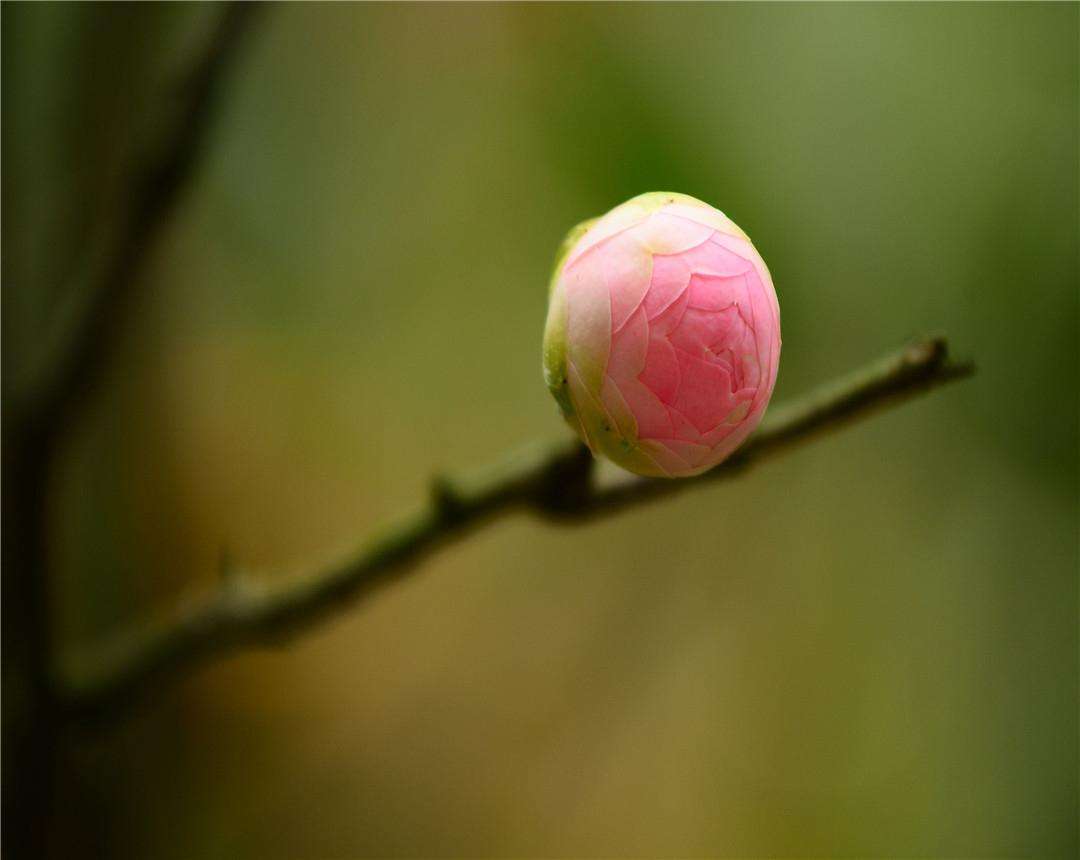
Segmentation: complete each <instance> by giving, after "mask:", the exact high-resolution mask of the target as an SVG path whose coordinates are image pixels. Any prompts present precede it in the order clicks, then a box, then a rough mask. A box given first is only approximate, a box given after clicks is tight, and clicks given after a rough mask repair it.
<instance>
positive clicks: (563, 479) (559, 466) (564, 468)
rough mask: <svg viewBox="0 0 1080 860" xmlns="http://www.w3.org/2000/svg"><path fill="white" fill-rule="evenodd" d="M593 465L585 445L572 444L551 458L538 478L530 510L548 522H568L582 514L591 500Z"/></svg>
mask: <svg viewBox="0 0 1080 860" xmlns="http://www.w3.org/2000/svg"><path fill="white" fill-rule="evenodd" d="M594 462H595V461H594V460H593V455H592V452H591V451H590V450H589V449H588V448H587V447H586V446H585V445H575V446H574V447H573V448H572V449H571V450H570V451H568V452H567V453H565V454H563V455H562V456H559V457H555V458H553V459H552V460H551V461H550V462H549V463H548V464H547V465H546V466H545V467H544V469H543V471H542V472H541V474H540V476H539V480H538V482H537V487H536V492H535V494H534V496H533V500H532V503H533V507H534V508H535V509H536V510H537V511H538V512H539V513H540V514H541V515H542V516H544V517H546V518H548V519H552V520H566V519H570V518H572V517H573V516H574V515H575V514H578V513H580V512H582V511H584V510H585V509H586V508H587V507H588V506H589V502H590V499H591V497H592V473H593V465H594Z"/></svg>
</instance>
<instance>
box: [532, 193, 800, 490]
mask: <svg viewBox="0 0 1080 860" xmlns="http://www.w3.org/2000/svg"><path fill="white" fill-rule="evenodd" d="M779 362H780V308H779V305H778V304H777V301H776V291H775V290H774V289H773V284H772V278H771V277H770V275H769V270H768V269H767V268H766V267H765V263H764V261H762V259H761V256H760V255H759V254H758V252H757V251H756V250H755V249H754V246H753V245H752V244H751V243H750V239H749V238H748V237H747V236H746V234H745V233H743V231H742V230H740V229H739V228H738V227H737V226H736V225H735V224H734V223H733V222H732V221H731V219H729V218H728V217H727V216H726V215H724V214H723V213H722V212H720V211H718V210H716V209H713V208H712V207H711V206H709V205H708V204H706V203H702V202H701V201H700V200H695V199H694V198H693V197H688V196H686V195H685V194H668V193H660V192H655V193H651V194H642V195H641V196H640V197H635V198H634V199H633V200H629V201H627V202H626V203H623V204H622V205H621V206H617V207H615V208H614V209H612V210H611V211H610V212H608V213H607V215H604V216H603V217H602V218H599V219H596V220H594V221H588V222H585V223H584V224H581V225H579V226H578V227H575V228H574V229H573V230H571V231H570V234H569V235H568V236H567V237H566V240H565V241H564V242H563V246H562V248H561V249H560V252H559V255H558V259H557V261H556V265H555V273H554V275H553V277H552V282H551V294H550V305H549V308H548V318H547V327H546V329H545V331H544V378H545V380H546V381H547V385H548V388H549V389H550V390H551V393H552V394H553V395H554V396H555V399H556V401H558V403H559V406H560V408H561V409H562V412H563V415H564V416H565V417H566V420H567V421H568V422H569V423H570V425H571V426H572V427H573V428H574V429H575V430H576V431H577V432H578V434H579V435H580V436H581V438H582V439H583V440H584V441H585V442H586V444H587V445H588V446H589V448H590V449H592V451H593V453H594V454H604V455H605V456H607V457H608V458H610V459H611V460H612V461H614V462H615V463H617V464H618V465H619V466H622V467H623V468H624V469H629V470H630V471H631V472H636V473H638V474H640V475H652V476H663V477H671V478H674V477H685V476H689V475H696V474H699V473H701V472H704V471H706V470H707V469H710V468H712V467H713V466H715V465H716V464H717V463H719V462H720V461H722V460H723V459H725V458H726V457H727V456H728V455H729V454H731V452H732V451H734V450H735V449H736V448H737V447H739V445H740V444H742V442H743V441H744V440H745V439H746V437H747V436H749V435H750V433H751V432H752V431H753V430H754V428H755V427H757V425H758V422H759V421H760V420H761V416H762V413H764V411H765V407H766V406H767V405H768V403H769V398H770V397H771V396H772V391H773V385H774V384H775V383H776V371H777V368H778V366H779Z"/></svg>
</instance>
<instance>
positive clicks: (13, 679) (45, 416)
mask: <svg viewBox="0 0 1080 860" xmlns="http://www.w3.org/2000/svg"><path fill="white" fill-rule="evenodd" d="M256 8H257V7H256V6H255V4H250V5H249V4H243V3H239V4H235V5H231V6H229V7H226V9H225V10H224V12H223V13H222V16H221V19H220V21H219V23H218V26H217V28H216V29H215V31H214V32H213V34H212V36H211V38H210V40H209V42H208V44H207V47H206V49H205V50H204V52H203V53H202V54H201V56H200V57H199V58H198V59H197V60H196V62H195V63H194V64H193V66H192V70H191V73H190V76H189V78H188V79H187V80H185V81H183V82H181V86H180V89H179V90H178V93H177V96H178V100H177V110H176V114H175V116H174V117H172V123H171V125H170V127H169V130H168V133H167V134H165V135H163V136H162V138H161V139H160V142H159V145H158V146H157V147H156V148H154V149H153V150H152V151H150V152H148V153H146V154H145V157H144V158H143V159H142V160H141V161H139V162H138V163H137V164H135V165H134V166H133V169H132V171H131V174H130V179H129V186H128V188H127V189H126V193H125V196H124V199H125V201H126V204H125V206H124V211H123V212H121V213H120V218H121V219H122V228H121V229H120V230H119V231H118V236H119V238H118V240H117V241H116V242H115V244H113V245H111V246H110V247H109V248H107V249H106V251H105V253H103V254H102V255H101V256H100V257H97V258H95V259H94V261H93V264H92V266H91V267H90V268H89V269H88V270H86V271H84V272H81V273H80V277H79V280H78V283H77V284H76V285H75V288H76V289H77V290H78V291H79V293H80V298H82V302H81V305H80V312H79V313H77V314H75V315H74V317H73V318H72V319H71V320H70V321H68V324H67V325H63V326H62V328H63V329H64V330H63V331H62V332H61V333H60V335H59V336H58V337H56V338H54V339H53V342H55V343H57V344H58V348H57V349H56V350H54V351H52V352H50V353H49V354H48V355H46V356H45V358H44V360H43V361H42V362H41V363H40V367H39V369H38V370H37V372H36V373H33V374H32V375H31V378H30V379H29V381H28V384H27V385H26V386H25V387H23V388H16V389H14V390H13V391H12V392H10V400H9V402H7V403H6V404H5V415H4V427H3V431H4V432H3V508H4V526H5V530H4V538H3V676H4V696H3V700H4V720H3V732H4V748H5V755H4V763H3V819H4V824H5V832H4V853H5V856H8V857H42V856H45V855H46V854H47V853H48V851H49V835H50V831H51V829H52V828H51V819H52V805H53V800H54V788H55V780H56V778H57V775H58V771H59V770H61V767H60V763H59V762H58V757H59V756H61V752H60V746H61V744H60V737H61V729H62V727H63V724H64V716H65V715H64V712H63V709H62V707H61V703H60V701H59V700H58V698H57V696H56V695H55V692H56V691H55V685H54V684H53V666H54V664H55V657H54V653H53V635H52V624H51V623H50V621H51V620H50V595H49V575H50V572H51V571H50V559H49V527H48V499H49V483H50V479H51V477H52V471H53V464H54V462H55V461H56V457H57V454H58V452H59V450H60V448H61V446H62V443H63V440H64V438H65V435H66V433H67V432H68V431H69V430H70V428H71V427H72V426H73V425H74V424H75V422H76V420H77V419H78V416H79V413H80V410H81V407H82V405H83V404H84V403H85V402H86V399H87V397H88V395H89V394H90V392H91V391H92V389H93V387H94V385H95V384H96V383H97V382H98V381H99V380H100V377H101V375H102V371H103V369H104V367H105V365H106V364H107V362H108V358H109V355H110V351H111V349H112V347H113V346H114V345H115V341H116V334H117V332H119V331H120V330H122V328H123V326H124V324H125V322H126V319H127V316H128V311H129V310H130V307H131V305H132V297H133V295H134V293H135V286H136V283H137V280H138V277H139V275H140V273H141V271H142V268H143V265H144V264H145V262H146V259H147V257H148V256H149V254H150V252H151V251H152V249H153V247H154V243H155V240H156V238H157V236H158V235H159V234H160V233H161V231H162V229H163V227H164V226H165V225H166V224H167V222H168V218H169V215H170V214H171V213H172V211H173V210H174V208H175V205H176V203H177V201H178V200H179V198H180V196H181V194H182V193H183V191H184V189H185V187H186V186H187V184H188V181H189V179H190V178H191V176H192V175H193V173H194V170H195V166H196V164H197V163H198V159H199V155H200V153H201V150H202V147H203V144H204V142H205V139H206V136H207V130H208V128H209V125H210V123H211V119H212V114H213V108H214V106H215V103H216V100H217V96H218V94H219V89H220V83H221V81H222V78H223V75H224V73H225V70H226V68H227V65H228V61H229V60H230V59H231V57H232V56H233V55H234V53H235V48H236V46H237V44H238V43H239V40H240V37H241V36H242V34H243V32H244V31H245V29H246V27H247V24H248V23H249V22H250V20H251V17H252V13H253V11H254V10H255V9H256ZM5 393H6V394H7V393H8V392H5Z"/></svg>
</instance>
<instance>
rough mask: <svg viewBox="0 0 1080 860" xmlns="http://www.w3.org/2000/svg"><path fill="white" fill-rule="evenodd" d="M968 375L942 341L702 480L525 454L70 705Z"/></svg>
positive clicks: (563, 455)
mask: <svg viewBox="0 0 1080 860" xmlns="http://www.w3.org/2000/svg"><path fill="white" fill-rule="evenodd" d="M972 372H973V367H972V366H971V365H970V364H964V363H956V362H952V361H950V360H949V358H948V350H947V344H946V341H945V339H944V338H943V337H930V338H924V339H921V340H918V341H915V342H913V343H911V344H909V345H908V346H907V347H905V348H904V349H902V350H900V351H899V352H896V353H894V354H891V355H889V356H886V357H885V358H883V359H882V360H881V361H879V362H876V363H874V364H872V365H870V366H868V367H866V368H864V369H862V370H859V371H857V372H855V373H853V374H851V375H850V376H848V377H845V378H843V379H841V380H838V381H837V382H834V383H833V384H831V385H827V386H825V387H823V388H821V389H820V390H818V391H815V392H812V393H811V394H809V395H808V396H806V397H804V398H802V399H799V400H797V401H795V402H793V403H790V404H786V405H784V406H780V407H774V408H773V409H771V410H770V411H769V413H768V414H767V416H766V418H765V421H764V422H763V423H762V425H761V427H760V428H759V430H758V432H757V433H756V434H755V435H754V436H753V437H752V438H751V439H750V440H749V441H748V442H747V443H746V444H745V445H744V446H743V447H742V448H741V449H740V450H739V451H738V452H736V453H735V454H734V455H733V456H732V457H730V458H729V459H728V460H726V461H724V462H723V463H722V464H721V465H719V466H717V467H716V468H714V469H712V470H711V471H709V472H706V473H705V474H704V475H700V476H698V477H696V478H690V479H682V480H664V479H649V478H639V477H636V476H632V475H629V474H627V473H623V472H618V474H613V475H610V476H608V475H601V474H599V472H598V470H595V469H594V468H593V461H592V457H591V455H590V454H589V452H588V450H587V449H586V448H584V446H582V445H581V444H580V443H578V442H576V441H573V442H561V443H559V444H555V445H550V446H546V447H535V448H531V449H527V450H525V451H521V452H518V453H516V454H514V455H512V456H510V457H508V458H507V459H505V460H503V461H502V462H499V463H496V464H494V465H492V466H490V467H489V468H487V469H485V470H483V471H481V472H477V473H475V474H473V475H471V476H467V477H464V478H459V479H451V478H439V479H437V480H436V481H434V483H433V487H432V498H431V500H430V502H429V503H428V504H427V505H425V506H423V507H421V508H420V509H419V510H417V511H415V512H414V513H412V514H411V515H409V516H407V517H405V518H404V519H402V520H400V521H399V522H397V523H395V524H393V525H391V526H390V527H388V528H387V529H385V530H384V531H382V532H380V533H378V534H377V535H375V536H374V537H372V538H371V539H369V540H368V541H367V543H365V544H364V545H363V546H362V547H361V548H360V549H359V551H358V552H356V553H355V554H354V555H353V556H352V557H351V558H348V559H345V560H344V561H342V562H341V563H340V564H338V565H336V566H334V567H331V568H329V569H326V570H320V571H316V572H314V573H311V574H308V575H306V576H303V577H300V578H297V579H294V580H293V581H291V582H289V583H288V584H285V585H281V586H274V587H270V586H266V585H262V584H259V583H257V582H256V581H253V580H251V579H249V578H245V577H243V576H241V574H240V573H239V572H238V571H229V572H227V573H228V575H227V576H223V578H222V585H221V587H220V588H219V589H218V590H217V592H216V593H214V594H212V595H210V596H209V597H203V598H202V599H199V600H195V601H193V602H190V603H188V604H186V605H185V606H183V607H181V608H180V609H179V611H177V612H175V614H173V615H172V616H170V617H168V618H165V619H160V620H158V621H156V622H152V623H148V624H147V625H146V626H144V627H141V628H139V629H137V630H134V631H132V632H130V633H129V634H128V635H126V636H125V637H123V638H121V639H118V640H116V641H114V642H113V643H111V644H110V645H109V646H107V647H106V648H104V649H102V650H100V651H99V652H97V653H94V654H93V655H91V658H90V660H89V661H87V664H86V665H84V666H83V668H82V671H81V672H76V673H74V674H73V675H72V676H69V677H68V678H67V680H66V681H63V682H62V686H61V690H62V697H63V701H64V702H65V703H66V705H67V707H68V708H69V709H70V713H71V714H73V715H75V716H91V717H93V716H104V715H106V714H111V713H115V712H116V711H118V710H120V709H121V708H122V707H123V706H124V705H125V704H127V703H129V702H131V701H133V700H135V699H137V698H139V697H140V695H141V694H144V693H146V692H147V691H148V690H149V689H151V688H152V687H153V686H154V685H155V684H156V683H158V682H160V681H163V680H166V679H168V678H170V677H174V676H178V675H181V674H183V673H185V672H187V671H189V670H190V669H192V668H194V667H196V666H198V665H200V664H202V663H206V662H208V661H210V660H213V659H215V658H217V657H220V656H222V655H224V654H226V653H229V652H231V651H234V650H236V649H238V648H241V647H245V646H249V645H255V644H259V643H276V642H281V641H282V640H284V639H287V638H288V637H290V636H292V635H294V634H295V633H297V632H298V631H300V630H303V629H305V628H308V627H310V626H312V625H313V624H315V623H317V622H318V621H319V620H321V619H322V618H324V617H325V616H327V615H328V614H330V613H332V612H336V611H340V610H342V609H343V608H345V607H346V606H347V605H348V604H349V603H351V602H354V601H356V600H357V599H359V598H360V597H362V596H363V595H366V594H369V593H370V592H371V591H372V590H373V589H374V588H375V587H376V586H379V585H382V584H384V583H386V582H389V581H391V580H393V579H395V578H396V577H399V576H401V575H402V574H403V573H405V572H407V571H408V570H410V569H411V568H413V567H414V566H415V565H416V564H417V563H418V562H420V561H421V560H422V559H424V558H425V557H426V556H428V555H429V554H431V553H432V552H433V551H435V550H436V549H438V548H440V547H441V546H443V545H445V544H447V543H449V542H451V541H454V540H458V539H460V538H461V537H463V536H464V535H465V534H467V533H468V532H469V531H471V530H472V529H475V528H477V527H478V526H480V525H481V524H483V523H485V522H490V521H491V520H493V519H495V518H497V517H499V516H503V515H505V514H509V513H511V512H516V511H521V510H530V511H532V512H534V513H536V514H538V515H540V516H542V517H545V518H547V519H551V520H555V521H558V522H561V523H567V524H573V523H581V522H585V521H588V520H593V519H597V518H599V517H602V516H608V515H612V514H614V513H616V512H618V511H620V510H623V509H625V508H628V507H632V506H636V505H640V504H642V503H644V502H647V501H650V500H655V499H658V498H661V497H665V496H670V495H674V494H675V493H679V492H683V491H685V490H688V489H690V488H693V487H700V486H702V485H704V484H706V483H711V482H714V481H718V480H722V479H724V478H729V477H731V476H733V475H735V474H738V473H741V472H742V471H743V470H745V469H746V468H748V467H749V466H752V465H755V464H757V463H759V462H761V461H763V460H765V459H767V458H768V457H770V456H772V455H774V454H778V453H781V452H783V451H786V450H788V449H789V448H792V447H794V446H795V445H797V444H799V443H801V442H804V441H808V440H810V439H813V438H816V437H818V436H819V435H822V434H823V433H825V432H827V431H830V430H832V429H835V428H837V427H840V426H842V425H844V424H845V423H847V422H849V421H852V420H856V419H860V418H863V417H865V416H866V415H868V414H870V413H871V412H872V411H873V410H875V409H877V408H880V407H882V406H886V405H889V404H893V403H896V402H898V401H900V400H902V399H904V398H907V397H910V396H912V395H914V394H916V393H919V392H922V391H926V390H929V389H930V388H933V387H935V386H938V385H942V384H944V383H946V382H949V381H951V380H954V379H959V378H962V377H965V376H968V375H969V374H971V373H972Z"/></svg>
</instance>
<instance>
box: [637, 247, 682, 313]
mask: <svg viewBox="0 0 1080 860" xmlns="http://www.w3.org/2000/svg"><path fill="white" fill-rule="evenodd" d="M690 274H691V272H690V269H689V268H688V267H687V265H686V263H685V262H684V260H683V258H682V257H680V256H668V255H665V254H657V255H656V256H654V257H653V265H652V282H651V283H650V284H649V292H648V293H646V295H645V313H646V314H648V316H649V319H653V318H654V317H657V316H659V315H660V314H661V313H662V312H663V311H665V310H667V309H668V308H669V307H670V306H671V303H672V302H674V301H675V300H676V299H677V298H679V296H680V295H682V293H683V292H684V291H685V290H686V287H687V285H688V284H689V283H690Z"/></svg>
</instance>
